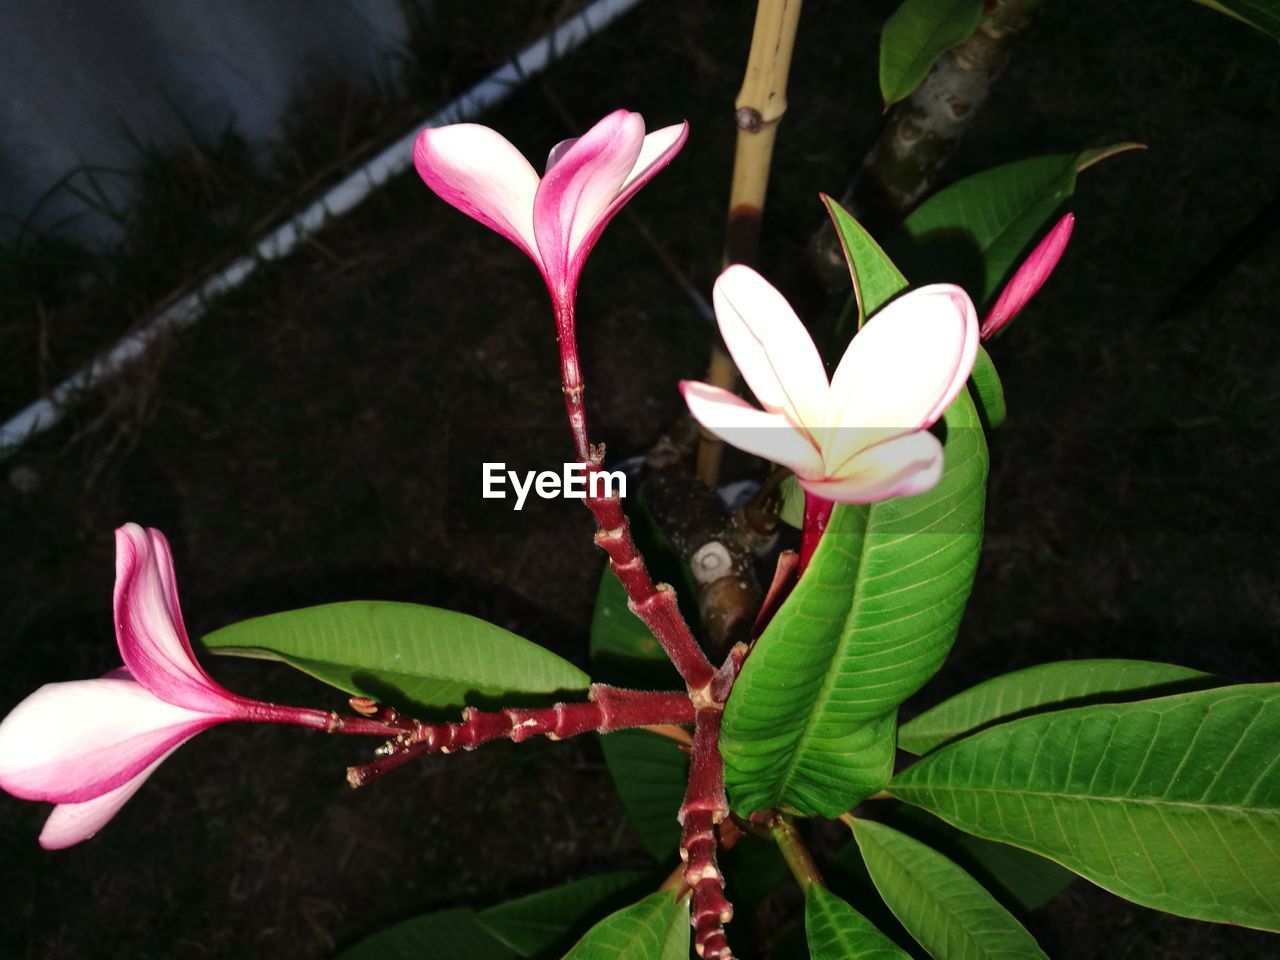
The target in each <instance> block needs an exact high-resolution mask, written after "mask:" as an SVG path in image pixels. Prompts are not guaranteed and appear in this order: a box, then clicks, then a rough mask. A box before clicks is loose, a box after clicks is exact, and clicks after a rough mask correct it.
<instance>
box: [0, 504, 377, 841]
mask: <svg viewBox="0 0 1280 960" xmlns="http://www.w3.org/2000/svg"><path fill="white" fill-rule="evenodd" d="M114 606H115V625H116V640H117V642H118V644H119V647H120V656H121V657H122V658H123V659H124V667H123V668H120V669H118V670H114V671H112V672H111V673H108V674H107V675H106V676H104V677H101V678H99V679H97V680H78V681H73V682H70V683H50V684H47V685H45V686H43V687H41V688H40V689H39V690H37V691H36V692H35V693H33V694H31V696H29V697H27V698H26V699H25V700H23V701H22V702H21V703H20V704H18V705H17V706H16V707H15V708H14V709H13V712H12V713H10V714H9V715H8V716H7V717H5V719H4V721H3V722H2V723H0V788H3V789H5V790H7V791H8V792H9V793H11V794H13V795H14V796H16V797H21V798H23V799H26V800H46V801H51V802H53V803H55V804H57V806H56V807H54V809H53V813H52V814H50V816H49V819H48V821H46V823H45V825H44V829H43V831H41V833H40V845H41V846H43V847H45V848H46V849H51V850H52V849H60V848H62V847H69V846H71V845H72V844H76V843H79V842H80V841H81V840H86V839H88V838H89V837H91V836H93V835H94V834H95V833H97V832H98V830H99V829H101V827H102V826H103V825H104V824H105V823H106V822H107V821H108V820H110V819H111V818H112V817H113V816H115V814H116V812H117V811H119V809H120V808H121V807H122V806H124V804H125V802H126V801H127V800H128V799H129V798H130V797H131V796H133V794H134V793H135V792H136V791H137V790H138V788H139V787H140V786H142V784H143V782H144V781H145V780H146V779H147V777H149V776H151V774H152V773H153V772H154V771H155V769H156V767H158V766H159V765H160V763H161V762H162V761H163V760H164V759H165V758H166V757H168V756H169V754H171V753H172V752H173V751H174V750H176V749H177V748H178V747H179V746H181V745H182V744H183V743H184V742H186V741H187V740H189V739H190V738H191V737H193V736H195V735H196V734H197V733H199V732H200V731H202V730H205V729H207V728H209V727H211V726H214V725H215V724H218V723H224V722H226V721H228V720H256V721H269V722H275V723H290V724H297V725H300V726H304V727H311V728H313V729H318V730H330V731H332V730H335V729H337V728H339V727H340V726H342V725H343V724H344V721H342V720H340V719H339V718H338V717H337V715H336V714H332V713H327V712H325V711H322V710H313V709H305V708H298V707H281V706H277V705H275V704H270V703H262V702H260V701H257V700H250V699H248V698H246V697H241V696H237V695H236V694H234V693H231V692H230V691H228V690H225V689H224V688H223V687H221V686H219V685H218V684H217V683H215V682H214V681H213V680H212V679H211V678H210V677H209V675H208V674H206V673H205V672H204V670H203V669H201V667H200V665H199V664H198V663H197V662H196V659H195V653H194V652H193V651H192V649H191V642H190V640H188V638H187V631H186V628H185V627H184V626H183V623H182V611H181V610H180V609H179V608H178V591H177V586H176V583H175V580H174V573H173V557H172V555H171V554H170V552H169V544H168V542H167V541H166V540H165V538H164V535H163V534H161V533H160V531H158V530H144V529H143V528H142V527H140V526H138V525H137V524H132V523H131V524H127V525H125V526H123V527H121V528H120V529H119V530H117V531H116V586H115V605H114ZM362 725H368V726H370V727H373V726H377V725H374V724H370V723H369V722H368V721H365V722H364V723H363V724H362ZM382 730H383V732H385V728H382ZM350 732H355V731H354V730H353V731H350ZM366 732H374V731H373V730H372V729H371V730H369V731H366Z"/></svg>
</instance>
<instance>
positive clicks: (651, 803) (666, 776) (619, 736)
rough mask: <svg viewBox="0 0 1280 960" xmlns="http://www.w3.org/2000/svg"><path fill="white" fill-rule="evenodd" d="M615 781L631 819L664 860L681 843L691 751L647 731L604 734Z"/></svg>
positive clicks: (606, 757)
mask: <svg viewBox="0 0 1280 960" xmlns="http://www.w3.org/2000/svg"><path fill="white" fill-rule="evenodd" d="M600 748H601V749H602V750H603V751H604V759H605V762H606V763H607V764H608V765H609V773H610V774H611V775H612V776H613V784H614V786H616V787H617V788H618V794H619V795H620V796H621V797H622V805H623V807H624V808H625V809H626V811H627V817H628V818H629V819H630V820H631V822H632V823H634V824H635V826H636V829H637V830H638V831H640V837H641V839H643V840H644V844H645V846H646V847H648V848H649V851H650V852H651V853H652V854H653V855H654V856H655V857H657V858H658V859H659V860H664V859H666V858H667V857H670V856H673V855H674V854H675V852H676V848H677V847H678V846H679V845H680V824H679V823H677V822H676V814H678V813H679V812H680V803H681V801H682V800H683V799H684V790H685V785H686V784H687V783H688V780H689V755H688V754H687V753H685V752H684V751H683V750H681V749H680V745H679V744H677V743H676V742H675V741H673V740H668V739H667V738H666V737H660V736H658V735H657V734H654V733H649V732H648V731H645V730H618V731H617V732H615V733H610V734H608V735H606V736H603V737H601V738H600Z"/></svg>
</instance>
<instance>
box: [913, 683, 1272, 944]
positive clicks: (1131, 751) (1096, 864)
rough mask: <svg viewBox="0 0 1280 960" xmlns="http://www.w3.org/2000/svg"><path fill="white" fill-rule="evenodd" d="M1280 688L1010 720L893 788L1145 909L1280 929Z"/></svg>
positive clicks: (926, 762) (1246, 688)
mask: <svg viewBox="0 0 1280 960" xmlns="http://www.w3.org/2000/svg"><path fill="white" fill-rule="evenodd" d="M1277 743H1280V684H1257V685H1243V686H1233V687H1222V688H1219V689H1215V690H1205V691H1200V692H1197V693H1186V694H1179V695H1176V696H1170V697H1161V698H1158V699H1155V700H1143V701H1140V702H1138V703H1123V704H1108V705H1099V706H1088V707H1077V708H1075V709H1072V710H1063V711H1059V712H1055V713H1045V714H1037V715H1034V716H1030V717H1025V718H1023V719H1021V720H1014V721H1011V722H1009V723H1002V724H1000V725H998V726H995V727H991V728H989V729H987V730H983V731H982V732H980V733H976V734H974V735H973V736H971V737H968V738H966V739H964V740H961V741H959V742H958V743H954V744H952V745H951V746H948V747H943V748H942V749H941V750H938V751H937V752H936V753H932V754H930V755H929V756H927V757H925V758H924V759H923V760H921V761H920V762H919V763H917V764H915V765H914V766H912V767H909V768H908V769H907V770H905V771H903V772H902V773H901V774H899V775H898V776H897V777H896V778H895V779H894V781H893V784H892V785H891V788H890V789H891V790H892V792H893V793H894V795H895V796H898V797H901V798H902V799H903V800H906V801H907V802H909V803H913V804H916V805H918V806H921V807H924V808H925V809H926V810H929V811H931V812H933V813H936V814H937V815H938V816H940V817H942V818H943V819H944V820H947V821H948V822H950V823H952V824H954V825H955V826H958V827H960V828H961V829H963V830H967V831H968V832H970V833H975V834H977V835H978V836H981V837H987V838H988V839H991V840H1000V841H1002V842H1005V843H1012V844H1015V845H1016V846H1019V847H1023V848H1025V849H1027V850H1031V851H1033V852H1035V853H1039V854H1041V855H1042V856H1046V857H1048V858H1050V859H1052V860H1056V861H1057V862H1058V863H1061V864H1062V865H1063V866H1065V867H1067V868H1069V869H1071V870H1074V871H1075V872H1076V873H1078V874H1080V875H1081V876H1083V877H1086V878H1088V879H1089V880H1092V881H1093V882H1094V883H1096V884H1098V885H1099V886H1101V887H1104V888H1106V889H1107V890H1110V891H1111V892H1113V893H1116V894H1119V895H1120V896H1122V897H1125V898H1126V899H1129V900H1132V901H1134V902H1135V903H1140V904H1143V905H1144V906H1149V907H1154V908H1156V909H1158V910H1164V911H1167V912H1169V913H1177V914H1181V915H1183V916H1187V917H1195V918H1197V919H1201V920H1216V921H1221V922H1226V923H1237V924H1241V925H1243V926H1250V927H1260V928H1263V929H1267V930H1277V929H1280V759H1278V757H1280V755H1278V754H1277V750H1276V744H1277Z"/></svg>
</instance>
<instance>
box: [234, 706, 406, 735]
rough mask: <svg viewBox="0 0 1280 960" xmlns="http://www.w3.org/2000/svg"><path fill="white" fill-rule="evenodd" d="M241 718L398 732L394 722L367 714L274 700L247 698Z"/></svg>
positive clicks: (357, 732)
mask: <svg viewBox="0 0 1280 960" xmlns="http://www.w3.org/2000/svg"><path fill="white" fill-rule="evenodd" d="M239 719H241V720H251V721H255V722H262V721H268V722H271V723H291V724H293V725H295V726H299V727H308V728H310V729H312V730H323V731H324V732H325V733H349V734H354V735H356V736H371V737H388V736H395V735H396V734H397V733H399V732H400V730H399V728H398V726H397V725H396V724H394V723H388V722H386V721H385V720H382V719H377V718H370V717H344V716H343V715H342V714H339V713H336V712H334V711H331V710H316V709H314V708H312V707H283V706H280V705H279V704H275V703H261V702H258V701H255V700H248V701H246V702H245V703H244V705H243V713H242V714H241V716H240V717H239Z"/></svg>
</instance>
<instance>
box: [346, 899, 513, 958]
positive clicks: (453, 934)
mask: <svg viewBox="0 0 1280 960" xmlns="http://www.w3.org/2000/svg"><path fill="white" fill-rule="evenodd" d="M458 957H466V958H467V960H516V958H517V957H518V954H515V953H513V952H512V951H511V949H510V948H509V947H507V946H505V945H504V944H502V943H500V942H499V941H497V940H495V939H494V938H493V937H492V936H490V935H489V934H488V933H487V932H486V931H485V929H484V928H483V927H481V926H480V924H479V923H478V922H477V921H476V915H475V914H474V913H473V912H472V911H470V910H468V909H466V908H460V909H457V910H442V911H440V912H439V913H428V914H427V915H425V916H422V917H414V918H413V919H412V920H406V921H404V922H403V923H397V924H396V925H395V926H394V927H388V928H387V929H385V930H380V931H379V932H377V933H375V934H374V935H373V936H371V937H366V938H365V939H364V940H361V941H360V942H359V943H357V944H356V945H355V946H352V947H348V948H347V949H346V950H343V951H342V952H341V953H340V954H338V957H337V960H457V958H458Z"/></svg>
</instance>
